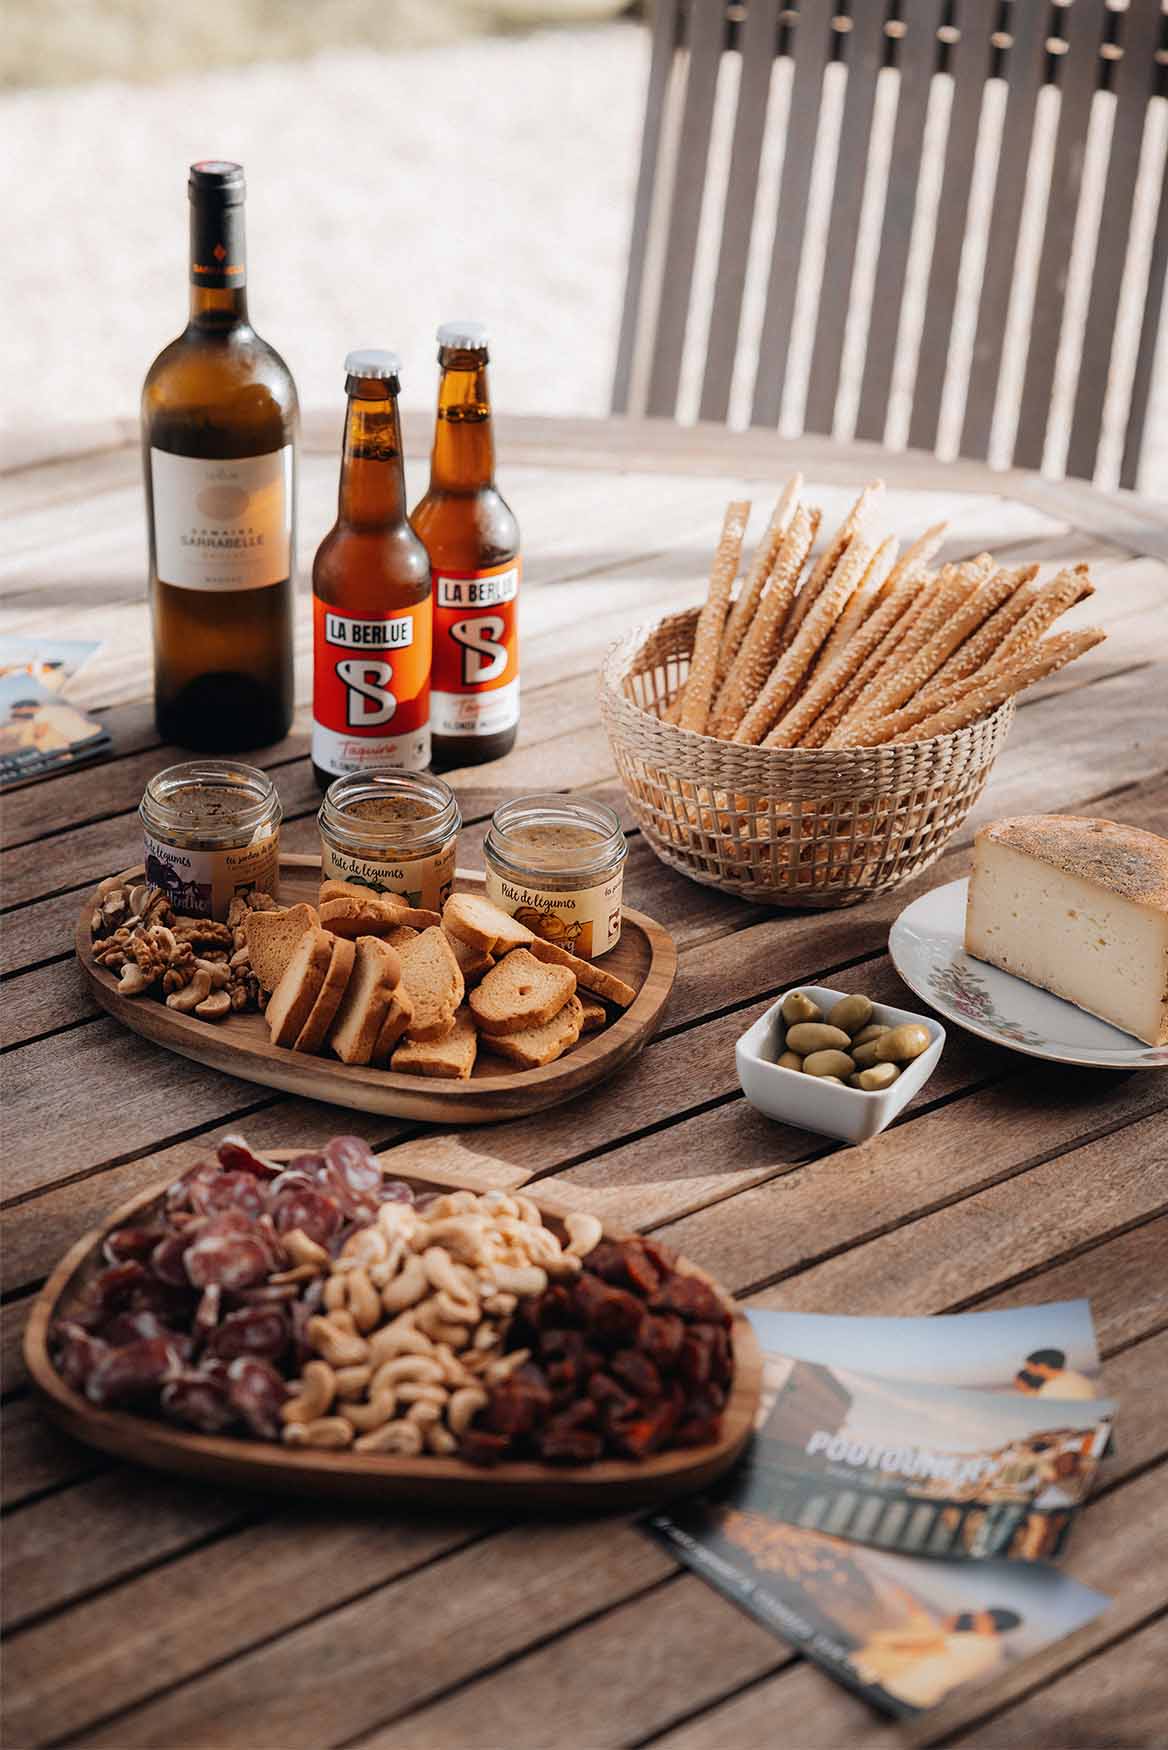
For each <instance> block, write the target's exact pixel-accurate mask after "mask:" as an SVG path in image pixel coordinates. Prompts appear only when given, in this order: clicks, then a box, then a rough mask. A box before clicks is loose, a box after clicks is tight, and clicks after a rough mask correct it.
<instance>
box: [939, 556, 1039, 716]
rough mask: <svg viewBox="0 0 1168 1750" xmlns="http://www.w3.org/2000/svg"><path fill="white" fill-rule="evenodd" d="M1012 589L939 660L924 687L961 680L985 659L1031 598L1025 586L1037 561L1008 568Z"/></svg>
mask: <svg viewBox="0 0 1168 1750" xmlns="http://www.w3.org/2000/svg"><path fill="white" fill-rule="evenodd" d="M1011 576H1012V577H1013V580H1014V589H1013V591H1012V593H1011V594H1010V595H1008V596H1007V597H1006V600H1005V601H1004V602H1003V603H1002V605H1001V607H1000V608H998V610H997V612H996V613H993V614H991V615H990V617H989V619H988V620H987V621H986V622H985V624H984V625H983V626H982V627H981V628H980V630H979V631H977V632H975V633H974V634H973V636H972V637H971V638H967V639H966V640H965V643H964V644H959V645H958V647H957V649H956V650H955V651H954V652H953V655H952V656H951V657H950V658H949V660H948V661H947V662H945V663H943V664H942V666H941V667H940V668H939V669H938V670H937V672H936V674H935V675H934V676H933V678H932V680H931V681H930V682H929V687H928V690H929V691H930V692H932V690H933V688H934V687H936V686H939V685H942V684H945V683H948V682H951V681H962V680H965V678H966V677H967V676H968V675H971V674H976V673H977V671H978V669H979V668H981V667H983V666H984V664H986V663H987V662H989V660H990V658H991V657H992V656H993V654H994V652H995V651H996V650H997V648H998V646H999V645H1000V644H1001V642H1002V639H1003V638H1004V637H1005V636H1006V633H1007V632H1009V631H1010V629H1011V627H1013V626H1016V625H1017V624H1018V621H1019V620H1020V619H1021V618H1022V616H1023V615H1024V614H1025V613H1027V612H1028V611H1029V609H1030V606H1031V604H1032V603H1033V601H1034V599H1035V598H1034V592H1033V591H1031V590H1030V589H1029V588H1028V587H1027V586H1028V585H1029V584H1030V583H1032V582H1033V580H1034V579H1035V578H1036V577H1037V576H1038V567H1037V565H1022V566H1019V567H1018V569H1017V570H1016V571H1013V572H1011Z"/></svg>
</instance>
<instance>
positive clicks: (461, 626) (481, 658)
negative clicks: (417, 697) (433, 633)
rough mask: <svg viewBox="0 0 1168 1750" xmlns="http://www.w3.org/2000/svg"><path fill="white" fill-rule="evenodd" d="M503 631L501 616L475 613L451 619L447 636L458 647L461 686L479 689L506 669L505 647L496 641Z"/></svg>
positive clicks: (504, 626)
mask: <svg viewBox="0 0 1168 1750" xmlns="http://www.w3.org/2000/svg"><path fill="white" fill-rule="evenodd" d="M506 630H507V626H506V622H505V621H504V619H503V617H502V615H501V614H476V615H475V616H474V618H473V619H467V620H455V622H454V624H453V626H451V628H450V636H451V637H452V638H453V639H454V641H455V643H456V644H459V645H461V647H462V684H463V686H464V687H480V686H483V685H484V684H485V683H486V682H487V681H493V680H496V679H497V678H498V676H499V675H501V674H502V673H503V670H504V669H505V668H506V667H507V646H506V645H505V644H501V643H500V642H499V640H500V639H501V638H502V637H503V636H504V634H505V632H506Z"/></svg>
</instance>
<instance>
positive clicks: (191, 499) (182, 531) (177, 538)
mask: <svg viewBox="0 0 1168 1750" xmlns="http://www.w3.org/2000/svg"><path fill="white" fill-rule="evenodd" d="M188 190H189V194H190V204H191V312H190V321H189V322H188V323H187V326H186V328H185V329H184V330H183V332H182V334H180V335H179V337H178V339H177V340H173V341H171V343H170V345H169V346H168V347H166V348H165V349H164V351H162V352H161V353H159V355H158V357H157V358H156V359H155V361H154V363H153V364H152V365H151V367H150V370H149V373H148V375H147V377H146V382H145V385H144V387H143V390H142V452H143V463H144V468H145V475H146V509H147V524H148V527H149V535H150V602H151V610H152V617H153V622H154V695H155V715H156V719H157V723H158V731H159V734H160V735H161V736H162V738H163V740H164V741H175V742H179V743H180V744H181V745H182V746H184V747H190V748H197V749H199V750H201V751H207V752H223V753H226V752H235V751H238V750H239V749H242V748H249V747H259V746H262V745H263V744H265V743H267V742H273V741H279V739H280V738H281V736H283V735H286V734H287V732H288V727H289V725H290V723H291V721H292V594H293V578H294V576H295V554H294V539H293V534H294V514H295V441H296V418H297V408H296V389H295V386H294V384H293V382H292V378H291V376H290V374H289V372H288V367H287V366H286V365H285V363H284V361H283V359H282V358H280V356H279V354H278V353H276V352H274V351H273V349H272V348H271V347H270V346H269V345H268V344H267V342H266V341H264V340H261V339H260V337H259V335H258V334H257V333H256V331H255V329H254V328H253V327H252V326H251V323H250V322H249V321H248V314H247V290H246V280H247V272H246V263H245V257H244V234H243V200H244V181H243V171H242V169H241V168H240V166H239V165H238V164H225V163H220V162H218V161H211V162H207V163H202V164H192V166H191V171H190V181H189V184H188Z"/></svg>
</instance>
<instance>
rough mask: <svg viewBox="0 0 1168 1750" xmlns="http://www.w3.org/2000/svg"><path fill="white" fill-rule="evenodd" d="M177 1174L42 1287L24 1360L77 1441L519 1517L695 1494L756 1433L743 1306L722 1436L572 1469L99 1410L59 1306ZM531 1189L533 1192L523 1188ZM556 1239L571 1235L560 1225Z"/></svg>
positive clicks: (452, 1182) (231, 1474)
mask: <svg viewBox="0 0 1168 1750" xmlns="http://www.w3.org/2000/svg"><path fill="white" fill-rule="evenodd" d="M297 1152H299V1151H297V1150H295V1149H272V1150H269V1151H267V1153H268V1158H269V1159H272V1160H276V1161H281V1160H288V1159H291V1157H292V1156H293V1155H294V1154H296V1153H297ZM383 1168H384V1170H385V1171H386V1172H387V1173H391V1174H392V1176H393V1177H394V1178H403V1179H407V1180H409V1182H410V1183H411V1184H412V1185H414V1186H416V1187H417V1189H418V1190H419V1191H432V1190H442V1191H449V1190H458V1189H462V1188H463V1186H464V1185H465V1184H466V1181H465V1179H462V1178H460V1177H459V1176H458V1175H457V1174H447V1173H440V1172H431V1173H430V1174H428V1175H427V1176H425V1177H423V1176H421V1175H419V1174H416V1173H410V1172H405V1173H399V1172H398V1171H397V1170H396V1168H395V1167H394V1164H393V1161H392V1157H390V1159H389V1160H388V1162H386V1161H383ZM170 1183H171V1181H169V1180H168V1181H167V1184H164V1185H154V1186H153V1187H151V1189H150V1190H148V1191H142V1192H139V1194H138V1196H137V1197H134V1198H131V1200H130V1201H129V1202H128V1203H124V1204H123V1205H122V1206H121V1208H120V1209H117V1210H115V1211H114V1213H113V1215H112V1216H111V1217H110V1219H109V1221H108V1222H107V1223H106V1225H105V1226H104V1227H102V1228H94V1229H93V1230H92V1231H91V1232H90V1233H87V1234H86V1235H85V1236H84V1238H82V1239H80V1240H78V1242H77V1244H76V1245H75V1246H73V1247H72V1248H71V1249H70V1250H69V1252H68V1253H66V1255H65V1257H64V1258H63V1259H62V1260H61V1262H60V1263H59V1264H58V1265H57V1268H56V1269H55V1270H54V1271H53V1273H52V1275H51V1276H50V1277H49V1280H48V1281H47V1282H46V1284H45V1286H44V1287H43V1288H42V1290H41V1292H40V1294H39V1295H38V1296H37V1298H36V1302H35V1304H34V1306H33V1309H32V1313H31V1316H30V1318H29V1321H28V1325H27V1326H26V1328H25V1333H24V1358H25V1362H26V1364H27V1366H28V1371H29V1374H30V1376H31V1378H32V1381H33V1384H34V1385H35V1386H36V1387H37V1389H38V1391H39V1392H40V1393H41V1395H42V1397H43V1399H44V1402H45V1406H46V1408H47V1410H48V1412H49V1414H50V1416H51V1417H52V1419H53V1420H54V1421H55V1422H56V1423H58V1424H59V1426H60V1427H62V1428H63V1429H64V1430H65V1432H66V1433H67V1434H70V1435H72V1436H73V1437H74V1439H76V1440H82V1441H84V1442H85V1443H86V1444H87V1445H89V1446H96V1447H98V1448H99V1449H100V1450H101V1451H102V1452H109V1453H113V1454H114V1455H115V1456H116V1457H118V1458H124V1459H129V1460H131V1461H132V1462H133V1463H135V1464H144V1465H149V1466H150V1467H151V1468H152V1469H155V1470H166V1471H177V1472H178V1473H179V1474H180V1475H183V1476H190V1477H196V1478H198V1479H199V1480H200V1481H202V1482H214V1483H231V1484H238V1485H240V1486H242V1487H244V1488H252V1489H262V1490H272V1489H277V1490H280V1491H282V1492H285V1493H289V1494H300V1495H317V1496H325V1495H328V1496H341V1497H345V1498H348V1499H351V1500H352V1499H357V1500H366V1501H368V1500H382V1501H383V1500H385V1499H387V1498H388V1497H390V1496H401V1497H404V1498H408V1499H411V1500H416V1501H421V1502H425V1503H426V1504H427V1505H428V1506H431V1507H436V1508H439V1507H444V1506H447V1507H453V1506H471V1507H476V1508H482V1509H484V1510H489V1511H494V1512H503V1513H506V1512H512V1513H516V1514H520V1515H522V1514H524V1513H528V1512H530V1511H531V1510H532V1509H538V1510H540V1511H547V1512H561V1513H563V1512H575V1511H585V1510H593V1509H601V1510H604V1511H609V1512H617V1511H622V1510H627V1509H630V1508H633V1507H644V1506H649V1505H651V1504H652V1503H654V1502H661V1501H666V1500H670V1499H672V1498H673V1497H674V1496H676V1495H687V1494H693V1493H695V1492H696V1491H698V1490H700V1489H704V1488H708V1487H709V1486H710V1484H712V1483H713V1482H714V1481H715V1479H716V1478H718V1477H720V1476H722V1475H723V1474H724V1472H726V1471H727V1470H729V1469H730V1467H731V1465H732V1464H734V1462H735V1461H736V1459H737V1458H738V1457H739V1456H740V1454H741V1452H742V1450H743V1448H744V1447H745V1445H746V1442H747V1440H748V1439H749V1438H750V1433H751V1429H752V1428H753V1426H754V1420H755V1417H756V1415H757V1413H758V1407H759V1399H760V1393H761V1388H762V1354H761V1352H760V1350H759V1346H758V1340H757V1338H756V1337H755V1335H754V1329H753V1327H752V1326H751V1324H750V1321H749V1320H748V1319H747V1318H746V1316H745V1314H744V1313H742V1312H739V1311H736V1312H735V1317H734V1325H733V1329H732V1332H731V1335H732V1339H733V1343H734V1385H733V1388H732V1390H731V1394H730V1399H729V1401H728V1403H727V1405H726V1409H725V1411H724V1412H723V1416H722V1432H721V1435H720V1437H719V1439H718V1440H717V1441H716V1442H713V1443H712V1444H710V1445H708V1446H695V1447H691V1448H688V1449H683V1450H678V1451H674V1452H663V1453H658V1454H656V1455H654V1456H653V1457H650V1458H646V1459H643V1460H642V1461H641V1462H640V1463H635V1462H633V1461H631V1460H624V1459H604V1460H602V1461H601V1462H600V1463H598V1464H591V1465H581V1466H579V1467H577V1468H575V1469H572V1468H571V1467H565V1468H560V1467H557V1466H553V1465H545V1464H539V1463H536V1462H535V1461H524V1462H522V1463H511V1464H500V1465H496V1466H495V1467H494V1469H491V1470H484V1469H481V1468H480V1467H479V1466H477V1465H472V1464H466V1463H464V1462H463V1461H462V1460H460V1459H454V1458H434V1457H426V1458H416V1459H414V1458H394V1457H387V1456H383V1455H382V1454H379V1453H360V1454H358V1453H354V1452H308V1451H304V1450H294V1449H292V1448H289V1447H287V1446H277V1445H272V1444H268V1443H267V1442H266V1441H262V1440H246V1439H242V1438H239V1439H235V1438H227V1437H225V1436H222V1435H210V1434H194V1433H187V1432H184V1431H183V1430H182V1429H181V1428H175V1427H171V1426H170V1425H169V1424H168V1423H166V1422H163V1421H156V1420H153V1419H151V1418H150V1417H148V1416H137V1415H133V1414H131V1413H130V1412H129V1411H126V1410H103V1409H98V1408H97V1407H96V1406H95V1405H94V1404H91V1403H90V1402H89V1401H88V1400H87V1399H86V1398H84V1397H82V1396H81V1395H80V1393H79V1392H75V1391H73V1390H72V1388H71V1387H70V1386H67V1385H66V1384H65V1381H64V1380H63V1379H62V1378H61V1376H60V1374H59V1373H58V1372H57V1370H56V1368H55V1367H54V1366H53V1363H52V1361H51V1359H50V1357H49V1343H48V1337H49V1331H50V1329H51V1327H52V1324H53V1321H54V1318H55V1317H56V1316H57V1309H58V1307H59V1306H61V1305H62V1303H64V1305H65V1306H67V1305H68V1303H69V1302H70V1301H71V1300H72V1298H73V1296H74V1295H75V1293H76V1292H77V1291H78V1290H79V1289H80V1288H81V1286H82V1284H83V1283H84V1282H85V1281H86V1280H87V1278H88V1277H89V1276H91V1275H92V1274H93V1273H94V1272H96V1271H97V1270H100V1269H101V1268H103V1267H104V1260H103V1258H102V1255H101V1242H102V1240H103V1239H104V1237H105V1235H106V1234H107V1233H109V1232H111V1231H112V1230H113V1229H115V1228H119V1227H125V1226H129V1225H130V1224H132V1223H135V1222H137V1221H139V1220H140V1219H141V1217H142V1216H143V1214H144V1213H145V1212H147V1211H148V1210H150V1209H151V1208H152V1207H153V1205H154V1204H156V1203H157V1202H159V1200H160V1199H161V1198H162V1197H163V1196H164V1195H165V1192H166V1189H167V1185H168V1184H170ZM467 1188H468V1189H471V1190H477V1189H478V1188H479V1187H477V1186H468V1187H467ZM523 1195H524V1196H525V1197H527V1196H530V1195H531V1193H530V1192H529V1191H526V1190H525V1191H524V1193H523ZM532 1201H533V1202H535V1203H536V1204H538V1206H539V1208H540V1210H541V1211H542V1213H543V1214H544V1216H545V1217H546V1218H549V1219H550V1220H551V1222H552V1223H553V1225H554V1224H555V1223H556V1222H557V1221H558V1220H559V1219H560V1218H562V1216H563V1215H564V1214H565V1213H566V1211H565V1209H564V1207H563V1206H562V1205H560V1204H556V1203H554V1202H552V1201H551V1200H545V1199H543V1198H541V1197H538V1196H536V1197H533V1198H532ZM605 1232H606V1234H607V1235H608V1236H609V1238H611V1239H625V1238H628V1235H627V1234H624V1233H622V1232H621V1231H620V1230H619V1229H614V1228H608V1227H606V1228H605ZM560 1237H561V1238H563V1233H562V1230H561V1235H560ZM679 1268H681V1269H683V1270H685V1271H688V1272H690V1273H692V1274H693V1275H696V1276H703V1277H706V1273H705V1271H703V1270H699V1269H698V1268H697V1266H696V1265H693V1264H691V1263H690V1262H689V1261H688V1259H680V1260H679ZM706 1280H707V1281H709V1280H711V1278H709V1277H706Z"/></svg>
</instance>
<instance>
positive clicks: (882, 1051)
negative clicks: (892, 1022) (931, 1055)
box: [876, 1021, 930, 1063]
mask: <svg viewBox="0 0 1168 1750" xmlns="http://www.w3.org/2000/svg"><path fill="white" fill-rule="evenodd" d="M929 1045H930V1039H929V1030H928V1028H927V1027H922V1026H920V1025H919V1024H918V1023H917V1022H916V1021H903V1022H902V1023H901V1025H900V1026H899V1027H894V1028H893V1029H892V1032H891V1033H885V1034H883V1035H882V1036H881V1037H880V1038H879V1039H878V1040H877V1041H876V1061H877V1063H911V1062H912V1060H913V1058H914V1057H919V1056H920V1055H921V1052H922V1051H927V1050H928V1049H929Z"/></svg>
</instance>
